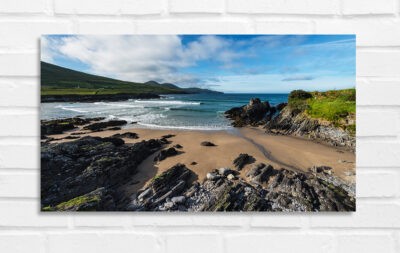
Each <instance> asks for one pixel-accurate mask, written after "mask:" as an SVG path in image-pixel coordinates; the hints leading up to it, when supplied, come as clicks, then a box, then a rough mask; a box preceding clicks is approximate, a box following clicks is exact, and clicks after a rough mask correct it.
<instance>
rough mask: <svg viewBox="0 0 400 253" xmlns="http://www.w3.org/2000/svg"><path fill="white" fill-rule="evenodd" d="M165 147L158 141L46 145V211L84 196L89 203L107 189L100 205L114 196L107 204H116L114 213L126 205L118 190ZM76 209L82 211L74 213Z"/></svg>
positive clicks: (43, 178)
mask: <svg viewBox="0 0 400 253" xmlns="http://www.w3.org/2000/svg"><path fill="white" fill-rule="evenodd" d="M163 144H164V143H163V142H162V141H161V140H154V139H151V140H148V141H142V142H138V143H135V144H125V143H124V141H123V140H122V139H119V138H113V137H109V138H100V137H89V136H87V137H84V138H81V139H79V140H75V141H70V142H65V143H60V144H42V147H41V203H42V208H47V209H49V210H52V209H54V208H55V209H57V206H58V205H60V204H61V203H64V202H68V201H70V200H72V199H74V198H77V197H80V196H84V199H85V198H86V199H88V198H89V197H90V196H89V197H88V196H86V194H89V193H90V192H93V191H95V190H96V189H99V188H104V190H102V192H103V193H102V194H100V195H98V198H100V200H99V203H100V204H101V203H103V202H104V201H105V199H104V198H105V197H106V196H107V198H109V197H110V196H111V197H112V198H113V199H112V201H110V200H107V203H111V202H113V203H114V204H115V207H114V208H113V210H118V209H119V205H121V203H123V201H124V200H123V199H122V197H121V196H123V195H121V194H118V192H117V191H118V186H121V185H122V184H124V183H125V182H126V181H127V180H128V179H129V177H130V176H131V175H133V174H134V173H135V172H136V169H137V166H138V165H139V164H140V163H141V162H142V161H143V160H144V159H146V158H147V157H148V156H150V155H151V154H153V153H154V152H156V151H158V150H160V149H161V148H162V146H163ZM96 196H97V195H96ZM102 196H103V197H102ZM96 198H97V197H96ZM89 199H90V198H89ZM75 202H76V201H75ZM104 203H105V202H104ZM70 204H71V203H70ZM100 206H102V204H101V205H100ZM108 207H110V208H111V206H109V205H107V208H108ZM75 208H77V209H80V208H81V207H73V208H72V209H75ZM93 208H94V207H93ZM99 208H100V207H99V206H96V210H98V209H99ZM64 209H69V208H64Z"/></svg>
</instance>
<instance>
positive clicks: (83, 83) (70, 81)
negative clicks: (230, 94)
mask: <svg viewBox="0 0 400 253" xmlns="http://www.w3.org/2000/svg"><path fill="white" fill-rule="evenodd" d="M202 91H203V92H212V91H209V90H202ZM139 93H154V94H178V93H179V94H182V93H198V92H194V91H192V90H186V89H182V88H179V87H178V86H176V85H173V84H168V83H166V84H160V83H157V82H155V81H149V82H146V83H135V82H126V81H121V80H116V79H112V78H107V77H102V76H97V75H91V74H87V73H83V72H79V71H75V70H71V69H67V68H63V67H60V66H57V65H53V64H50V63H46V62H41V95H42V96H46V95H112V94H139Z"/></svg>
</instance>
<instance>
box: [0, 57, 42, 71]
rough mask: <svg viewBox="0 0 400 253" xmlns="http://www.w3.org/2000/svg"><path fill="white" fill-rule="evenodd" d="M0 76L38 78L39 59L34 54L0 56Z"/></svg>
mask: <svg viewBox="0 0 400 253" xmlns="http://www.w3.org/2000/svg"><path fill="white" fill-rule="evenodd" d="M0 66H1V68H0V76H38V75H39V57H38V54H34V53H15V54H0Z"/></svg>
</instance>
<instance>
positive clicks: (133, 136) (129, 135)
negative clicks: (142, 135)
mask: <svg viewBox="0 0 400 253" xmlns="http://www.w3.org/2000/svg"><path fill="white" fill-rule="evenodd" d="M112 137H115V138H127V139H139V135H138V134H137V133H132V132H126V133H123V134H114V135H113V136H112Z"/></svg>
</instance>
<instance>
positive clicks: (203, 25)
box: [136, 20, 253, 34]
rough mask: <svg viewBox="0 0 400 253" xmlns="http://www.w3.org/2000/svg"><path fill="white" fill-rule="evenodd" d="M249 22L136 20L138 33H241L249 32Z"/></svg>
mask: <svg viewBox="0 0 400 253" xmlns="http://www.w3.org/2000/svg"><path fill="white" fill-rule="evenodd" d="M251 32H253V27H252V25H251V23H248V22H242V21H197V22H195V21H190V20H187V21H180V20H179V21H137V22H136V33H138V34H233V33H237V34H241V33H251Z"/></svg>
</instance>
